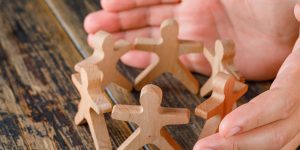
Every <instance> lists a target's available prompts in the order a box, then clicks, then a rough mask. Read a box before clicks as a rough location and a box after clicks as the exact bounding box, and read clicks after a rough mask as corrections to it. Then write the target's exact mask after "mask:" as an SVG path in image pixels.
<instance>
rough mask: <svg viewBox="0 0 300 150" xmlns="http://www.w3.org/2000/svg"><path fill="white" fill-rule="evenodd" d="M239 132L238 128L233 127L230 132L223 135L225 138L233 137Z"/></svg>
mask: <svg viewBox="0 0 300 150" xmlns="http://www.w3.org/2000/svg"><path fill="white" fill-rule="evenodd" d="M240 131H241V128H240V127H234V128H232V129H231V130H229V132H228V133H227V134H225V137H229V136H233V135H235V134H237V133H238V132H240Z"/></svg>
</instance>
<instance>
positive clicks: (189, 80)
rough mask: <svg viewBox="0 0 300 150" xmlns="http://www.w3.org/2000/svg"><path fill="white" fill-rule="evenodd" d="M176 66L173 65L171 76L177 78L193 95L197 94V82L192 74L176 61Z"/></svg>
mask: <svg viewBox="0 0 300 150" xmlns="http://www.w3.org/2000/svg"><path fill="white" fill-rule="evenodd" d="M177 62H178V63H177V64H174V67H173V69H172V72H171V73H172V74H173V76H174V77H175V78H177V79H178V80H179V81H180V82H181V83H182V84H183V85H184V86H185V87H186V88H187V89H189V91H191V92H192V93H193V94H197V93H198V92H199V82H198V80H197V79H196V78H195V77H194V76H193V75H192V73H191V72H190V71H189V70H188V69H187V68H186V67H185V66H184V65H183V64H182V63H181V62H180V61H179V60H178V61H177Z"/></svg>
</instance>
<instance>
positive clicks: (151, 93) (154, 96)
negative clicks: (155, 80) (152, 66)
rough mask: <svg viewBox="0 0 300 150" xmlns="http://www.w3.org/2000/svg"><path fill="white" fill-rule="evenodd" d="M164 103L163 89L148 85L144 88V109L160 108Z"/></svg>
mask: <svg viewBox="0 0 300 150" xmlns="http://www.w3.org/2000/svg"><path fill="white" fill-rule="evenodd" d="M161 102H162V91H161V89H160V88H159V87H158V86H156V85H153V84H148V85H146V86H144V87H143V88H142V91H141V97H140V103H141V105H142V106H143V107H144V108H147V107H149V106H151V107H154V108H158V107H160V104H161Z"/></svg>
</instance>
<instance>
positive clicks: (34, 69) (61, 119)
mask: <svg viewBox="0 0 300 150" xmlns="http://www.w3.org/2000/svg"><path fill="white" fill-rule="evenodd" d="M81 59H82V57H81V55H80V54H79V53H78V51H77V49H76V47H75V46H74V45H73V43H72V41H71V40H70V39H69V37H68V35H67V34H66V33H65V32H64V30H63V28H62V27H61V26H60V24H59V22H58V21H57V20H56V18H55V17H54V16H53V15H52V12H51V11H50V10H49V8H48V7H47V5H46V3H45V2H44V1H40V0H23V1H18V0H11V1H6V0H0V68H1V69H0V149H71V148H77V149H93V148H94V146H93V142H92V138H91V135H90V133H89V130H88V128H87V126H79V127H78V126H75V124H74V121H73V117H74V115H75V113H76V111H77V104H78V100H79V94H78V93H77V91H76V89H75V88H74V86H73V84H72V82H71V80H70V75H71V74H72V72H73V66H74V64H75V63H77V62H78V61H80V60H81ZM106 118H107V124H108V127H109V133H110V134H111V135H112V137H113V138H112V139H111V140H112V143H113V145H114V147H117V146H118V145H120V144H121V143H122V142H123V141H124V140H125V138H126V136H128V135H129V134H130V132H131V131H130V129H129V128H128V126H127V124H125V123H122V122H120V121H115V120H112V119H111V118H110V117H109V116H106Z"/></svg>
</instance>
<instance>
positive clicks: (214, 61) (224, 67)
mask: <svg viewBox="0 0 300 150" xmlns="http://www.w3.org/2000/svg"><path fill="white" fill-rule="evenodd" d="M203 54H204V56H205V57H206V59H207V60H208V62H209V64H210V65H211V68H212V73H211V76H210V78H209V79H208V80H207V82H206V83H205V84H204V85H203V86H202V87H201V90H200V95H201V96H205V95H207V94H209V93H210V92H211V91H212V89H213V80H214V78H215V77H216V76H217V74H218V73H219V72H223V73H227V74H230V75H232V76H234V77H235V78H236V79H237V80H239V81H244V79H243V78H242V75H241V74H240V73H239V72H238V71H237V69H236V68H235V67H234V63H233V59H234V56H235V47H234V43H233V41H219V40H217V41H216V43H215V48H214V51H209V50H208V49H206V48H205V49H204V51H203Z"/></svg>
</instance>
